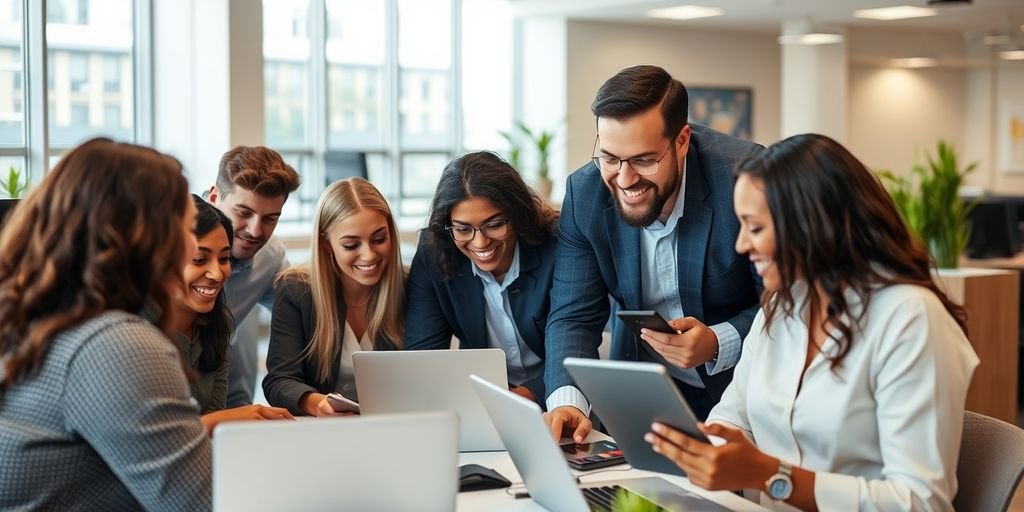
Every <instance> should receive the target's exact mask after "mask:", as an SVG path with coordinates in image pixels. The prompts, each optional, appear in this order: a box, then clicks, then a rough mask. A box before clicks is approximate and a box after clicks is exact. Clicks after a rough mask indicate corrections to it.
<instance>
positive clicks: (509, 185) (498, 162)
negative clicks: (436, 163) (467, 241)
mask: <svg viewBox="0 0 1024 512" xmlns="http://www.w3.org/2000/svg"><path fill="white" fill-rule="evenodd" d="M472 197H480V198H484V199H487V200H488V201H490V202H491V203H494V206H496V207H497V208H498V209H499V210H501V212H502V213H503V214H505V215H506V216H508V219H509V223H510V224H511V225H512V227H513V228H514V229H515V230H516V233H518V235H519V238H521V239H522V240H524V241H525V242H527V243H530V244H534V245H540V244H543V243H544V242H546V241H547V240H549V239H550V238H551V237H553V236H555V232H556V229H557V224H558V212H557V211H555V210H554V209H553V208H551V206H550V205H548V203H547V201H545V200H544V199H542V198H541V197H540V196H539V195H537V193H536V192H535V191H534V190H533V189H532V188H530V187H529V186H528V185H527V184H526V183H525V182H524V181H523V178H522V176H520V175H519V172H517V171H516V170H515V168H513V167H512V166H511V165H509V163H508V162H506V161H505V160H502V158H501V157H500V156H498V155H496V154H494V153H492V152H490V151H479V152H476V153H468V154H465V155H462V156H460V157H457V158H455V159H454V160H452V161H451V162H448V165H447V166H445V168H444V171H443V172H442V173H441V180H440V181H439V182H438V184H437V191H436V192H435V193H434V199H433V201H432V202H431V204H430V219H429V220H428V221H427V228H426V229H427V241H428V243H430V244H432V245H433V247H434V248H435V249H436V252H435V259H436V264H437V266H438V268H439V269H440V270H441V272H442V273H443V274H444V275H445V277H446V278H447V279H451V278H452V276H453V275H454V272H455V268H456V267H457V264H458V262H461V261H463V259H464V258H465V257H466V256H465V255H464V254H462V253H461V252H460V251H459V248H458V247H456V245H455V241H454V240H452V238H451V236H449V234H448V232H447V230H445V227H446V226H448V225H449V224H450V223H451V213H452V208H454V207H455V205H457V204H459V203H460V202H462V201H465V200H466V199H469V198H472Z"/></svg>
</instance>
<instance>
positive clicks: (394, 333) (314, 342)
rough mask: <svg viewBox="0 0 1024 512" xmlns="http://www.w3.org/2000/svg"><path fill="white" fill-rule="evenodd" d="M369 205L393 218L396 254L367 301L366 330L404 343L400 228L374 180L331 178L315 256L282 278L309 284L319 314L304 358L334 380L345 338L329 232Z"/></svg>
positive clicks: (320, 210)
mask: <svg viewBox="0 0 1024 512" xmlns="http://www.w3.org/2000/svg"><path fill="white" fill-rule="evenodd" d="M362 210H370V211H374V212H377V213H379V214H381V215H382V216H383V217H384V218H385V219H386V220H387V223H388V237H390V239H391V256H390V258H389V261H388V265H387V267H386V268H385V269H384V275H383V276H382V277H381V279H380V281H379V282H378V283H377V286H375V287H374V288H373V290H371V291H370V300H369V303H368V304H367V306H368V307H367V309H366V311H367V314H368V316H369V318H368V319H367V327H366V334H367V335H368V336H369V338H370V339H371V340H372V341H373V342H374V343H376V341H377V340H378V339H384V340H385V341H387V342H388V343H390V344H391V345H392V346H393V347H395V348H401V347H402V337H403V336H404V334H405V316H404V310H405V270H404V268H403V267H402V256H401V251H400V249H399V239H398V228H397V226H396V225H395V219H394V217H393V216H392V215H391V208H390V207H389V206H388V202H387V201H386V200H385V199H384V196H382V195H381V193H380V191H378V190H377V188H376V187H374V186H373V184H372V183H370V182H369V181H366V180H365V179H363V178H348V179H344V180H340V181H336V182H334V183H332V184H331V185H330V186H328V187H327V189H326V190H324V192H323V194H322V195H321V196H320V201H319V202H318V203H317V206H316V214H315V215H314V220H313V235H312V239H311V249H312V255H311V258H310V265H309V266H308V267H306V268H300V269H293V270H288V271H286V272H285V273H284V274H282V276H281V278H282V279H283V278H288V277H294V278H297V279H299V280H302V281H305V282H308V283H310V290H311V294H312V299H313V312H314V313H315V314H316V318H315V321H314V328H313V337H312V339H311V340H310V342H309V345H307V346H306V349H305V350H304V351H303V354H302V357H303V358H309V359H312V360H314V361H315V362H316V367H317V377H318V379H320V380H321V381H327V380H329V377H330V375H331V372H332V370H333V365H334V355H335V353H336V352H337V351H340V350H341V343H342V339H343V337H344V328H343V325H344V321H345V319H344V318H340V314H339V311H338V297H339V293H338V291H339V287H340V286H341V279H340V277H339V275H338V267H337V264H336V263H335V260H334V253H333V251H332V249H331V247H330V244H327V243H324V237H325V236H326V233H327V230H329V229H330V228H331V227H332V226H334V225H335V224H336V223H338V222H341V221H342V220H344V219H346V218H348V217H350V216H352V215H354V214H356V213H358V212H359V211H362Z"/></svg>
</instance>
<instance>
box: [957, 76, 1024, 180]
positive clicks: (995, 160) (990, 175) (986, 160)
mask: <svg viewBox="0 0 1024 512" xmlns="http://www.w3.org/2000/svg"><path fill="white" fill-rule="evenodd" d="M975 75H978V76H977V77H976V78H975V79H976V80H978V81H979V82H984V83H985V84H987V85H990V86H991V87H990V88H989V89H988V90H987V91H986V90H984V89H982V87H979V88H978V89H979V91H977V95H978V96H979V97H981V98H983V99H982V100H980V101H979V103H981V102H982V101H984V98H987V99H989V100H990V104H989V107H990V108H989V112H990V115H989V116H988V118H987V119H986V120H987V121H988V122H989V124H988V126H987V127H986V126H982V127H981V128H978V129H979V131H981V130H984V129H985V128H987V129H988V142H989V144H988V145H987V147H982V149H983V150H987V151H984V152H983V153H981V154H980V155H979V156H978V158H980V159H981V160H982V162H983V165H982V166H981V167H980V169H979V171H978V173H977V174H978V175H979V177H978V180H979V181H983V182H984V183H985V184H987V185H988V187H989V189H990V191H991V192H993V193H995V194H1000V195H1024V174H1022V173H1019V172H1015V173H1007V172H1004V171H1003V170H1002V169H1001V166H1000V162H999V137H1000V135H1001V131H1002V128H1003V127H1002V126H1000V125H999V123H1000V120H1001V114H1002V110H1003V109H1005V108H1006V107H1007V106H1008V103H1015V104H1024V61H996V62H995V64H994V65H993V67H992V69H991V71H989V72H988V73H987V75H988V76H987V78H988V80H987V81H985V78H986V76H985V75H986V74H985V73H983V72H981V73H975ZM986 92H987V93H988V94H987V95H986V94H985V93H986ZM976 126H977V125H975V124H971V125H969V126H968V129H969V130H974V129H975V127H976Z"/></svg>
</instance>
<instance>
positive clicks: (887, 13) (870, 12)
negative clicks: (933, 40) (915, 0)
mask: <svg viewBox="0 0 1024 512" xmlns="http://www.w3.org/2000/svg"><path fill="white" fill-rule="evenodd" d="M936 14H938V13H937V12H936V11H935V9H926V8H924V7H914V6H912V5H897V6H896V7H882V8H879V9H857V10H856V11H853V15H854V16H855V17H857V18H864V19H868V20H883V21H889V20H904V19H907V18H924V17H925V16H935V15H936Z"/></svg>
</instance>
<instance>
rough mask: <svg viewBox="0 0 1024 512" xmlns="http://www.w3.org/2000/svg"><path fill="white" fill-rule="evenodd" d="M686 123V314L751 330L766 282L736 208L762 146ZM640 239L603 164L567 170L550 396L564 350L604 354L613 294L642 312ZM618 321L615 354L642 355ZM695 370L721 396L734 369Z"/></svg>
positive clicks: (552, 319)
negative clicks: (738, 175)
mask: <svg viewBox="0 0 1024 512" xmlns="http://www.w3.org/2000/svg"><path fill="white" fill-rule="evenodd" d="M690 126H691V129H692V135H691V137H690V147H689V150H688V152H687V154H686V177H685V180H686V187H685V199H684V206H683V216H682V218H681V219H679V223H678V224H677V226H676V234H677V248H676V253H677V255H678V258H679V263H678V265H679V266H678V268H679V272H678V274H679V295H680V299H681V301H682V305H683V311H684V313H685V314H686V315H687V316H694V317H696V318H697V319H699V320H701V321H702V322H704V323H705V324H707V325H714V324H717V323H721V322H729V323H730V324H732V325H733V327H735V328H736V330H737V331H738V332H739V334H740V337H741V338H742V337H746V335H747V331H749V330H750V323H751V321H752V320H753V319H754V314H755V313H756V312H757V309H758V300H759V296H760V292H761V281H760V278H759V277H758V276H757V273H756V271H755V270H754V267H753V265H751V264H750V261H749V260H748V259H747V257H746V256H744V255H740V254H737V253H736V250H735V243H736V235H737V233H738V232H739V221H738V220H737V219H736V214H735V212H734V211H733V201H732V191H733V184H734V181H735V179H734V177H733V169H734V167H735V166H736V164H737V163H739V161H741V160H743V159H744V158H746V157H748V156H751V155H753V154H755V153H757V152H759V151H761V150H763V149H764V148H763V147H761V146H759V145H757V144H754V143H751V142H747V141H744V140H740V139H737V138H734V137H730V136H728V135H725V134H722V133H718V132H716V131H714V130H711V129H710V128H707V127H704V126H700V125H696V124H691V125H690ZM640 236H641V233H640V229H638V228H634V227H631V226H629V225H627V224H626V223H625V222H623V221H622V219H621V217H620V216H619V213H618V211H617V210H616V207H615V204H614V198H613V197H612V195H611V193H610V192H609V190H608V188H607V186H606V185H605V184H604V182H603V180H602V178H601V173H600V171H599V170H598V168H597V166H595V165H594V164H593V163H588V164H587V165H585V166H583V167H582V168H580V169H578V170H577V171H576V172H574V173H572V174H571V175H570V176H569V179H568V181H567V183H566V191H565V200H564V202H563V203H562V214H561V219H560V222H559V242H558V250H557V251H556V256H555V276H554V287H553V289H552V291H551V314H550V316H549V317H548V327H547V333H548V336H547V353H548V358H547V361H546V363H545V374H544V379H545V382H547V388H548V392H549V393H550V392H551V391H554V390H556V389H558V388H559V387H562V386H565V385H571V384H572V380H571V378H570V377H569V374H568V373H567V372H566V371H565V368H564V367H563V366H562V361H563V360H564V359H565V358H566V357H569V356H574V357H594V358H596V357H598V352H597V347H598V345H599V344H600V343H601V330H602V328H603V327H604V325H605V322H606V321H607V319H608V315H609V310H610V304H609V301H608V295H609V294H610V295H611V297H612V299H613V300H614V301H615V302H616V303H617V304H618V306H619V307H621V308H623V309H644V308H642V307H641V300H642V295H641V290H640V286H641V281H642V280H641V277H640ZM613 326H614V327H613V332H612V346H611V358H612V359H621V360H637V358H638V353H639V351H640V350H645V349H644V348H643V347H640V346H639V343H641V342H642V340H640V339H639V338H638V337H637V336H636V335H634V334H633V333H632V332H631V331H630V330H629V329H628V328H627V327H626V326H625V325H624V324H623V323H622V322H617V321H616V322H613ZM696 370H697V372H698V373H699V374H700V377H701V380H703V382H704V385H705V386H706V387H707V391H708V393H709V394H710V396H711V398H712V399H713V400H714V402H716V403H717V402H718V400H719V399H720V398H721V395H722V391H724V390H725V387H726V386H727V385H728V384H729V382H730V381H731V380H732V370H731V369H730V370H727V371H724V372H720V373H717V374H715V375H712V376H708V375H707V373H706V371H705V369H704V365H699V366H697V368H696ZM677 384H679V383H677ZM680 387H681V388H682V386H680Z"/></svg>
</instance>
